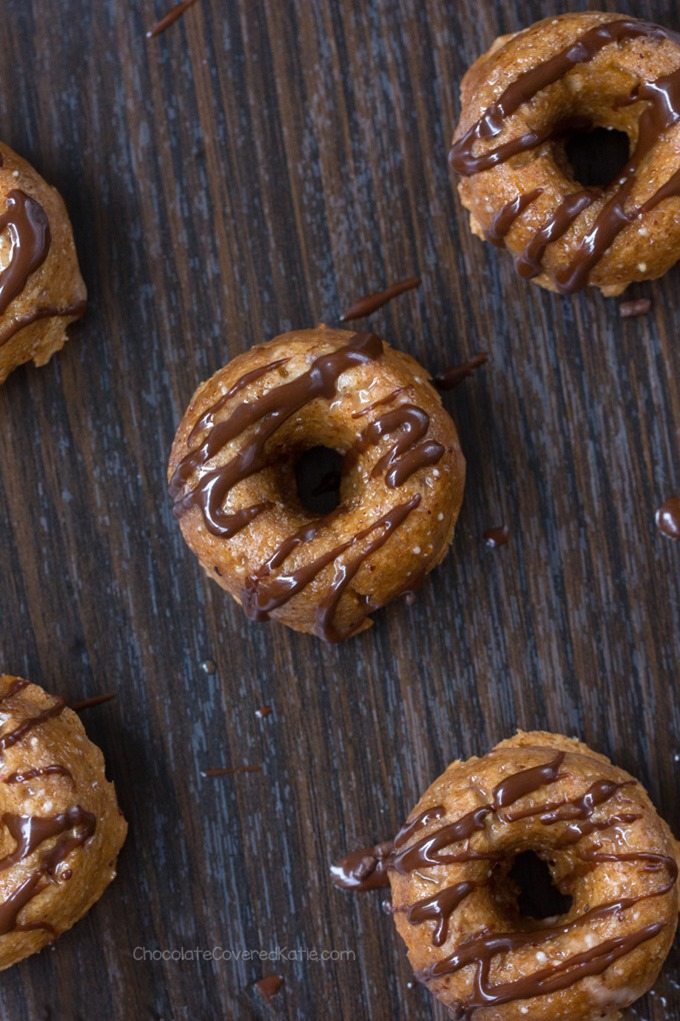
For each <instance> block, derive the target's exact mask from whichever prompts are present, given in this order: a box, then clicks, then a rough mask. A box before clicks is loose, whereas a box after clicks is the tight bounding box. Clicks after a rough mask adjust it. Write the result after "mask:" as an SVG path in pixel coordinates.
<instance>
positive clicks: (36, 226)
mask: <svg viewBox="0 0 680 1021" xmlns="http://www.w3.org/2000/svg"><path fill="white" fill-rule="evenodd" d="M86 297H87V291H86V289H85V284H84V283H83V279H82V277H81V275H80V269H79V267H78V257H77V255H76V250H75V245H74V241H73V232H72V230H71V223H70V221H69V218H68V213H67V212H66V208H65V206H64V203H63V201H62V199H61V196H60V195H59V193H58V192H57V191H56V189H55V188H52V187H50V185H48V184H47V183H46V182H45V181H44V180H43V179H42V177H40V175H39V174H38V173H37V171H36V170H34V169H33V167H31V166H30V164H28V163H27V162H26V160H24V159H22V158H21V157H20V156H18V155H17V153H15V152H13V151H12V149H10V148H9V146H7V145H5V144H4V143H2V142H0V384H2V383H4V381H5V380H6V379H7V376H8V375H9V374H10V372H12V370H13V369H15V368H16V367H17V366H18V365H21V364H22V363H23V362H28V361H31V360H33V362H34V364H35V365H45V363H46V362H48V361H49V359H50V358H51V357H52V355H53V354H54V353H55V351H59V350H60V349H61V348H62V347H63V346H64V344H65V342H66V340H67V339H68V338H67V333H66V330H67V327H68V326H69V324H70V323H72V322H73V321H74V320H76V319H79V318H80V317H81V316H82V315H83V314H84V312H85V304H86Z"/></svg>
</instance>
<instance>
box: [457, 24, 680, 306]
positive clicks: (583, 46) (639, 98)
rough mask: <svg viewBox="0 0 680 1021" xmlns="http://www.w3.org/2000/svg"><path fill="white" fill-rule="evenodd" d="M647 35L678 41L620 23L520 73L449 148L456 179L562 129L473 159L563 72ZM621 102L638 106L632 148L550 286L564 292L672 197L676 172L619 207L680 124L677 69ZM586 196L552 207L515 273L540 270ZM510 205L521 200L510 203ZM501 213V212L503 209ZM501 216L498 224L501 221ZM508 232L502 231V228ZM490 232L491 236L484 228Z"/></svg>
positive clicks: (678, 182) (678, 186) (679, 189)
mask: <svg viewBox="0 0 680 1021" xmlns="http://www.w3.org/2000/svg"><path fill="white" fill-rule="evenodd" d="M638 38H653V39H659V40H663V39H671V40H673V41H674V42H676V43H679V44H680V38H679V37H678V36H677V35H676V34H675V33H673V32H670V31H668V30H667V29H664V28H662V27H661V26H659V25H652V24H650V23H648V22H643V21H636V20H633V19H628V18H621V19H618V20H616V21H611V22H607V23H605V24H601V25H597V26H595V27H594V28H592V29H589V30H588V31H587V32H585V33H584V34H583V35H581V36H580V37H579V38H578V39H577V40H576V42H575V43H574V44H572V45H570V46H568V47H566V48H565V49H563V50H561V51H560V52H559V53H557V54H555V55H554V56H553V57H551V58H550V59H548V60H546V61H544V62H543V63H540V64H538V65H537V66H536V67H534V68H532V69H531V70H529V71H526V72H524V73H523V74H521V75H520V76H519V77H518V78H517V79H516V81H514V82H512V83H511V84H510V85H509V86H508V88H507V89H506V90H505V91H504V92H503V94H502V95H501V96H500V97H499V99H497V100H496V101H495V102H494V103H492V105H491V106H490V107H488V109H487V110H486V111H485V113H484V114H483V115H482V117H481V118H480V119H479V120H478V121H477V122H476V123H475V124H473V125H472V126H471V127H470V128H469V129H468V130H467V131H466V132H465V133H464V134H463V135H462V136H461V137H460V138H459V139H458V140H457V141H456V142H454V144H453V146H452V149H451V155H450V159H451V163H452V165H453V166H454V168H455V169H456V170H457V171H458V172H459V173H460V174H463V175H464V176H470V175H473V174H476V173H479V172H480V171H483V170H488V169H489V168H491V167H493V166H496V165H497V164H499V163H502V162H504V161H505V160H507V159H510V158H511V157H512V156H514V155H517V154H518V153H521V152H527V151H529V150H530V149H534V148H536V147H537V146H538V145H540V144H542V143H543V142H545V141H548V140H549V139H551V138H555V137H556V135H557V134H560V133H562V132H563V126H560V125H558V126H553V127H551V128H550V129H548V128H546V129H544V130H543V131H532V132H527V133H525V134H523V135H520V136H519V137H517V138H515V139H512V140H510V141H508V142H504V143H501V144H499V145H497V146H496V147H495V148H493V149H491V150H489V151H488V152H486V153H483V154H481V155H478V156H475V155H474V153H473V150H474V148H475V145H476V144H477V143H478V142H483V141H485V140H489V139H491V138H495V137H496V136H498V135H499V134H500V133H501V132H502V130H503V127H504V123H505V121H506V119H507V118H508V117H511V116H512V114H514V113H515V112H516V111H517V110H518V109H519V108H520V107H521V106H522V105H524V104H525V103H527V102H529V101H530V100H531V99H532V98H533V97H534V96H536V95H537V94H538V93H539V92H541V91H542V90H543V89H545V88H546V87H547V86H549V85H551V84H553V83H554V82H556V81H558V80H559V79H560V78H562V77H563V76H564V75H565V74H567V73H568V72H569V71H570V70H571V69H572V68H574V67H576V66H577V65H579V64H584V63H588V62H589V61H591V60H592V59H593V58H594V57H595V56H596V55H597V54H598V53H599V52H600V51H601V50H602V49H603V48H604V47H606V46H609V45H611V44H615V43H616V44H618V43H621V42H623V41H624V40H627V39H638ZM624 102H627V103H637V102H646V103H647V104H648V105H647V107H646V108H645V109H644V111H643V112H642V114H641V116H640V119H639V122H638V140H637V145H636V148H635V151H634V153H633V155H632V156H631V158H630V160H629V161H628V163H627V164H626V166H625V167H624V169H623V171H622V172H621V175H620V177H619V178H618V180H617V181H616V182H615V185H614V191H613V194H612V195H611V197H610V198H609V199H608V200H607V201H606V202H605V204H604V206H603V207H602V209H601V211H600V212H599V214H598V215H597V217H596V219H595V221H594V223H593V224H592V225H591V227H590V228H589V230H588V233H587V234H586V235H585V237H584V238H583V240H582V242H581V243H580V245H579V246H578V248H577V250H576V252H575V254H574V256H573V258H572V261H571V263H570V264H569V265H568V266H567V267H566V269H565V270H563V271H562V272H561V273H560V274H558V275H557V276H556V277H555V279H554V281H553V282H554V284H555V286H556V288H557V290H558V291H560V293H563V294H571V293H573V292H574V291H576V290H579V289H580V288H582V287H584V286H585V285H586V284H587V283H588V279H589V275H590V273H591V271H592V269H593V268H594V267H595V266H596V265H597V263H598V262H599V261H600V260H601V259H602V257H603V256H604V255H605V253H606V252H607V251H608V249H609V248H610V246H611V245H612V244H613V243H614V241H615V240H616V238H617V237H618V235H619V234H620V233H621V231H622V230H623V229H624V228H625V227H627V226H628V225H629V224H630V223H632V222H633V221H634V220H635V219H636V218H637V217H638V216H640V215H641V214H644V213H646V212H649V211H650V210H652V209H654V208H655V207H656V206H657V205H659V203H660V202H662V201H664V200H665V199H667V198H671V197H677V196H679V195H680V170H679V171H676V173H675V174H673V176H672V177H671V179H670V180H669V181H667V182H666V183H665V184H664V185H662V186H661V187H660V188H659V189H658V190H657V191H656V192H655V194H654V195H653V196H652V197H651V199H648V200H647V201H646V202H645V203H643V204H642V205H639V206H637V207H636V208H634V209H631V210H627V209H626V203H627V200H628V198H629V196H630V193H631V191H632V189H633V186H634V183H635V179H636V175H637V172H638V170H639V169H640V167H641V165H642V163H643V162H644V160H645V159H646V158H647V156H648V155H649V153H650V152H651V151H652V149H653V148H654V146H655V145H656V143H657V142H658V140H659V138H660V137H661V135H662V134H663V133H664V132H666V131H667V130H668V129H669V128H670V127H672V126H673V125H675V124H677V122H678V120H680V71H675V72H673V73H672V74H670V75H667V76H664V77H661V78H658V79H657V80H656V81H653V82H643V83H642V84H641V85H640V86H639V87H638V88H637V89H636V91H635V92H634V93H633V95H632V96H629V97H626V99H625V100H624ZM594 197H595V196H594V194H593V193H589V192H587V191H583V192H579V193H576V194H575V195H571V196H568V197H567V199H565V200H564V202H563V203H562V204H561V205H560V206H558V208H557V209H556V210H555V212H554V213H553V214H552V216H551V217H550V219H549V220H548V221H547V222H546V223H545V224H544V225H543V227H542V228H541V229H540V230H539V231H538V232H537V233H536V234H535V235H534V237H533V238H532V239H531V241H530V242H529V244H528V245H527V247H526V248H525V250H524V252H522V253H521V255H520V256H519V257H518V258H517V269H518V271H519V272H520V273H521V274H522V275H523V276H527V277H531V276H536V275H538V274H540V273H541V272H542V271H543V270H542V259H543V256H544V254H545V251H546V248H547V246H548V245H549V244H550V243H551V242H553V241H555V240H557V239H558V238H559V237H561V236H562V235H563V234H564V233H566V231H567V230H568V229H569V227H570V226H571V225H572V223H574V222H575V220H576V219H577V218H578V216H579V215H580V213H581V212H583V210H584V209H586V208H587V207H588V206H589V205H591V204H592V202H593V201H594ZM513 201H515V202H517V201H521V200H518V199H516V200H513ZM506 208H507V207H506ZM503 214H504V210H501V213H500V214H499V215H500V216H501V226H504V225H505V223H506V222H507V217H510V216H511V215H512V214H511V212H509V213H508V214H507V216H506V217H504V216H503ZM508 229H509V228H508ZM492 234H494V231H493V227H492Z"/></svg>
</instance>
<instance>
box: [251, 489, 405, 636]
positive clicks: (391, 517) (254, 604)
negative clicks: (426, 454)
mask: <svg viewBox="0 0 680 1021" xmlns="http://www.w3.org/2000/svg"><path fill="white" fill-rule="evenodd" d="M420 499H421V498H420V495H419V494H416V495H415V496H413V497H412V498H411V499H410V500H409V501H407V502H406V503H403V504H400V505H398V506H397V507H394V508H393V509H392V510H391V511H388V513H387V514H384V515H383V516H382V517H381V518H379V519H378V520H377V521H375V522H374V523H373V524H372V525H369V526H368V527H367V528H364V529H363V530H362V531H360V532H358V533H357V534H356V535H355V536H353V537H352V538H351V539H347V540H346V541H345V542H343V543H341V544H340V545H338V546H335V547H334V548H333V549H331V550H328V551H327V552H326V553H322V554H321V555H320V556H318V557H316V559H314V560H312V561H311V562H310V563H308V564H304V565H303V566H302V567H299V568H297V570H295V571H292V572H291V573H290V574H278V575H276V576H272V577H269V576H264V577H263V576H262V575H261V574H258V575H257V576H254V577H252V578H249V579H248V581H247V582H246V585H245V587H244V589H243V592H242V594H241V602H242V606H243V609H244V611H245V613H246V614H247V615H248V616H249V617H250V618H251V619H253V620H266V619H267V618H268V617H269V615H270V614H271V613H272V612H273V610H276V609H278V607H280V606H283V605H284V604H285V603H287V602H288V600H289V599H292V598H293V596H295V595H297V594H298V593H299V592H301V591H302V590H303V589H304V588H306V587H307V585H309V584H310V583H311V582H313V581H314V579H315V578H316V577H317V576H318V575H319V574H320V573H321V571H323V569H324V568H325V567H328V565H329V564H332V563H335V562H336V561H337V560H338V559H339V558H340V557H341V556H342V554H343V553H345V552H346V551H347V550H349V549H351V548H352V547H354V546H355V545H357V543H361V542H363V540H364V539H366V538H368V536H369V535H370V534H371V533H372V532H374V531H376V530H380V533H381V534H380V535H378V536H377V537H376V538H375V539H374V540H373V542H372V543H370V544H369V545H368V546H367V547H366V548H365V549H363V550H362V551H361V553H360V554H359V555H358V556H357V557H355V558H354V559H353V560H350V562H349V563H347V564H341V565H339V566H338V567H337V568H336V576H335V578H334V580H333V582H332V584H331V588H330V591H329V593H328V595H327V596H326V597H325V598H324V599H323V600H322V601H321V602H320V603H319V606H318V609H317V621H316V629H315V630H316V633H317V634H318V635H319V636H320V637H322V638H325V639H326V641H339V640H340V639H341V638H344V637H347V635H342V636H340V635H339V634H337V633H336V631H335V629H334V628H333V622H332V619H333V615H334V613H335V610H336V608H337V605H338V602H339V601H340V597H341V595H342V593H343V591H344V590H345V588H346V587H347V585H348V584H349V582H350V581H351V580H352V578H353V577H354V576H355V574H356V573H357V571H358V570H359V568H360V567H361V565H362V564H363V563H364V561H365V560H366V559H367V557H369V556H370V555H371V554H372V553H374V552H375V551H376V550H378V549H380V547H381V546H383V545H384V543H385V542H387V540H388V538H389V537H390V535H391V534H392V532H393V531H394V530H395V529H396V528H397V527H398V526H399V525H400V524H401V523H402V522H403V521H405V519H406V518H407V517H408V515H409V514H410V513H411V511H412V510H414V509H415V508H416V507H417V506H418V504H419V503H420ZM319 527H320V524H319V523H318V522H316V523H313V524H312V525H309V526H306V530H301V532H300V533H296V535H295V536H292V537H291V538H290V539H288V540H286V543H285V544H284V546H282V547H280V549H279V550H278V551H277V552H276V553H275V554H274V558H273V559H275V561H276V562H278V563H280V560H279V557H280V556H281V555H282V554H283V553H285V555H286V556H287V554H288V552H289V551H290V550H289V546H290V544H291V543H293V542H296V544H297V542H298V541H299V542H303V541H306V539H305V538H304V536H305V535H307V533H308V532H309V531H310V530H312V531H313V532H314V534H316V530H318V528H319ZM284 547H285V548H284ZM269 562H271V561H269Z"/></svg>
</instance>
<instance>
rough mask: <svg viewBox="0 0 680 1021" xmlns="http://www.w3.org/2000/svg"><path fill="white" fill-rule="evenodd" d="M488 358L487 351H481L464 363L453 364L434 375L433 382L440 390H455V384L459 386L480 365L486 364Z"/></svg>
mask: <svg viewBox="0 0 680 1021" xmlns="http://www.w3.org/2000/svg"><path fill="white" fill-rule="evenodd" d="M488 360H489V356H488V354H487V353H486V351H480V352H479V354H476V355H473V356H472V358H470V359H469V360H468V361H467V362H463V364H462V365H453V366H452V367H451V368H450V369H445V370H444V372H440V373H439V374H438V375H437V376H434V377H433V379H432V383H433V385H434V386H436V387H437V389H438V390H453V388H454V387H455V386H458V384H459V383H462V382H463V380H464V379H467V378H468V376H471V375H472V373H473V372H474V371H475V369H478V368H479V366H480V365H485V364H486V363H487V362H488Z"/></svg>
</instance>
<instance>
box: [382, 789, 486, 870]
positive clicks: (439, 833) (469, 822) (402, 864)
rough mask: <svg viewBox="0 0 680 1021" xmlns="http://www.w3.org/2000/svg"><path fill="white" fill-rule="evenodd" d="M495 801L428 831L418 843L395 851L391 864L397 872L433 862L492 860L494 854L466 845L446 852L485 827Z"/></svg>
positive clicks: (423, 866)
mask: <svg viewBox="0 0 680 1021" xmlns="http://www.w3.org/2000/svg"><path fill="white" fill-rule="evenodd" d="M492 812H493V808H492V807H491V805H482V806H481V808H475V809H473V810H472V811H471V812H468V813H467V814H466V815H464V816H462V817H461V818H460V819H457V820H456V821H455V822H451V823H448V824H447V825H446V826H442V827H441V828H440V829H438V830H435V832H434V833H430V834H428V836H426V837H423V838H422V839H421V840H418V841H417V842H416V843H415V844H412V845H411V846H410V847H407V848H405V849H404V850H401V851H397V852H396V853H395V854H393V855H392V861H391V862H390V867H391V868H393V869H395V871H397V872H415V871H417V870H419V869H427V868H430V867H431V866H433V865H449V864H452V863H454V862H467V861H488V860H490V858H492V856H491V855H488V854H477V853H476V852H475V851H471V850H469V849H467V848H466V849H465V850H463V851H462V852H460V853H456V854H444V853H442V852H444V851H446V849H447V848H449V847H451V846H453V845H454V844H459V843H463V842H465V841H467V840H469V839H470V837H472V836H473V835H474V834H475V833H478V832H479V831H480V830H483V829H484V826H485V823H486V818H487V816H489V815H491V813H492Z"/></svg>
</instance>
